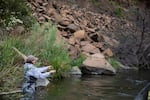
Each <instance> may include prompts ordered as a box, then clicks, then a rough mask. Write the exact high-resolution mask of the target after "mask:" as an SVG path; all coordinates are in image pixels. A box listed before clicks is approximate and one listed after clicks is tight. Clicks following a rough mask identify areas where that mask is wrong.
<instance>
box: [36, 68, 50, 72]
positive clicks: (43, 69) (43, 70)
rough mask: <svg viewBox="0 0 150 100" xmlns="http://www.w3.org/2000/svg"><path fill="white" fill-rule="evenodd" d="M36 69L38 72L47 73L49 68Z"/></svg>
mask: <svg viewBox="0 0 150 100" xmlns="http://www.w3.org/2000/svg"><path fill="white" fill-rule="evenodd" d="M37 69H38V71H40V72H45V71H47V70H48V69H49V67H40V68H37Z"/></svg>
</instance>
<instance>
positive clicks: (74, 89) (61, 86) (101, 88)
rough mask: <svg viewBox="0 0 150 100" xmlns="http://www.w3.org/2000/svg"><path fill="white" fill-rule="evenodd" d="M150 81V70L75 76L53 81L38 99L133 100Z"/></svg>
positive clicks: (41, 92)
mask: <svg viewBox="0 0 150 100" xmlns="http://www.w3.org/2000/svg"><path fill="white" fill-rule="evenodd" d="M149 81H150V73H149V71H144V72H138V71H133V70H127V71H122V72H120V73H117V75H116V76H104V75H102V76H101V75H84V76H82V77H79V76H74V77H71V78H67V79H64V80H60V81H57V82H54V83H51V84H50V85H49V86H48V88H47V89H42V91H40V92H39V93H38V97H37V100H133V99H134V97H135V96H136V95H137V93H138V92H139V91H140V90H141V89H142V88H143V87H144V86H145V85H146V84H147V83H148V82H149ZM39 94H40V95H39Z"/></svg>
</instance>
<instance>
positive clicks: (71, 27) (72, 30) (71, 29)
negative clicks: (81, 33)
mask: <svg viewBox="0 0 150 100" xmlns="http://www.w3.org/2000/svg"><path fill="white" fill-rule="evenodd" d="M67 28H68V29H69V30H70V31H71V32H75V31H77V30H78V27H77V26H76V25H75V24H69V25H68V26H67Z"/></svg>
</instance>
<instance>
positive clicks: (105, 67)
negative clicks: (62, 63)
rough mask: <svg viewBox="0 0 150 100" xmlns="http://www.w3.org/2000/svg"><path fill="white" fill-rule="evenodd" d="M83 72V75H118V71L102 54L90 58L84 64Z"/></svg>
mask: <svg viewBox="0 0 150 100" xmlns="http://www.w3.org/2000/svg"><path fill="white" fill-rule="evenodd" d="M81 70H82V73H83V74H107V75H114V74H116V70H115V69H114V68H113V67H112V66H111V65H110V64H109V63H108V62H107V60H106V59H105V57H104V56H103V55H102V54H101V53H97V54H93V55H91V56H89V57H88V58H87V59H86V60H85V61H84V62H83V65H82V67H81Z"/></svg>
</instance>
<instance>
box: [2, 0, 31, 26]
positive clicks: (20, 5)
mask: <svg viewBox="0 0 150 100" xmlns="http://www.w3.org/2000/svg"><path fill="white" fill-rule="evenodd" d="M26 3H27V1H26V0H0V26H1V27H5V28H6V27H7V28H8V29H9V28H11V27H14V26H16V25H18V24H23V25H25V26H26V27H30V26H31V25H32V23H33V22H34V18H33V17H32V16H31V11H30V9H29V7H27V4H26Z"/></svg>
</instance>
